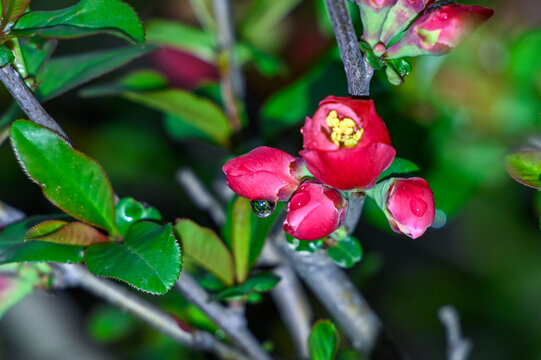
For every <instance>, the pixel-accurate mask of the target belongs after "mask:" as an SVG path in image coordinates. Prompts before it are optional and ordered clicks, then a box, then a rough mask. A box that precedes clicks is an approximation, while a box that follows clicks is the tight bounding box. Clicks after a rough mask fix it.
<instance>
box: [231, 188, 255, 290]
mask: <svg viewBox="0 0 541 360" xmlns="http://www.w3.org/2000/svg"><path fill="white" fill-rule="evenodd" d="M251 214H252V208H251V206H250V200H248V199H245V198H243V197H240V196H239V197H237V200H235V204H234V205H233V213H232V218H231V221H232V222H231V250H232V251H233V258H234V259H235V274H236V277H237V280H238V281H239V282H243V281H244V280H246V277H247V276H248V271H249V270H250V237H251V230H252V224H251Z"/></svg>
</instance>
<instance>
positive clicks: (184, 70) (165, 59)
mask: <svg viewBox="0 0 541 360" xmlns="http://www.w3.org/2000/svg"><path fill="white" fill-rule="evenodd" d="M153 60H154V63H155V64H156V67H157V68H158V69H159V70H160V71H161V72H163V73H164V74H165V76H167V78H168V79H169V81H171V84H172V85H175V86H179V87H182V88H186V89H192V88H195V87H197V86H198V85H200V84H201V83H202V82H204V81H208V80H217V79H218V70H217V69H216V66H214V65H212V64H209V63H208V62H206V61H203V60H201V59H199V58H198V57H195V56H193V55H191V54H189V53H186V52H183V51H178V50H175V49H171V48H163V49H161V50H159V51H156V52H154V54H153Z"/></svg>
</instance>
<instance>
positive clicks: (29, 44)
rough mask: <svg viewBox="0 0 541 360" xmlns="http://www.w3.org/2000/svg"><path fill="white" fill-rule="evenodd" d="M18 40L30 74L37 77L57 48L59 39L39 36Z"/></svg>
mask: <svg viewBox="0 0 541 360" xmlns="http://www.w3.org/2000/svg"><path fill="white" fill-rule="evenodd" d="M18 41H19V45H20V47H21V52H22V54H23V59H24V65H25V66H26V71H27V72H28V76H30V77H32V78H36V77H37V76H38V74H39V72H40V70H41V68H42V67H43V65H44V64H45V62H46V61H47V60H48V59H49V57H50V56H51V55H52V54H53V52H54V50H55V49H56V44H57V43H58V41H57V40H54V39H53V40H47V39H43V38H38V37H33V38H28V39H24V38H21V39H18ZM64 70H65V69H64Z"/></svg>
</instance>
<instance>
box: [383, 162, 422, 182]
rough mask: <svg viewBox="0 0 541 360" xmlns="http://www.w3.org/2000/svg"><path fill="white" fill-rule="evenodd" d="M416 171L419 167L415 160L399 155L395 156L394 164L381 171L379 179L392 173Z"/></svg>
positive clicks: (399, 173)
mask: <svg viewBox="0 0 541 360" xmlns="http://www.w3.org/2000/svg"><path fill="white" fill-rule="evenodd" d="M415 171H419V167H418V166H417V165H415V164H414V163H413V162H411V161H409V160H406V159H402V158H399V157H395V158H394V160H393V162H392V164H391V165H390V166H389V167H388V168H387V170H385V171H384V172H383V173H381V175H380V176H379V178H378V181H381V180H383V179H385V178H388V177H389V176H391V175H402V174H409V173H412V172H415Z"/></svg>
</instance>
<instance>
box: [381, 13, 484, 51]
mask: <svg viewBox="0 0 541 360" xmlns="http://www.w3.org/2000/svg"><path fill="white" fill-rule="evenodd" d="M493 14H494V11H493V10H491V9H487V8H484V7H481V6H465V5H457V4H451V5H446V6H442V7H439V8H438V7H436V8H434V9H431V10H427V12H426V13H425V14H424V15H422V16H421V17H419V19H417V20H416V21H415V22H414V23H413V25H412V26H411V27H410V28H409V29H408V30H407V31H406V33H405V34H404V36H403V37H402V38H401V39H400V41H398V42H397V43H396V44H394V45H393V46H391V47H390V48H389V49H388V51H387V55H386V56H387V58H389V59H396V58H400V57H404V56H419V55H443V54H446V53H448V52H449V51H450V50H451V49H453V48H454V47H456V46H457V45H458V43H459V42H460V41H462V39H463V38H464V37H465V36H467V35H469V34H470V33H471V32H473V30H475V29H476V28H477V27H478V26H480V25H481V24H483V23H484V22H485V21H487V20H488V19H489V18H490V17H491V16H492V15H493Z"/></svg>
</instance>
